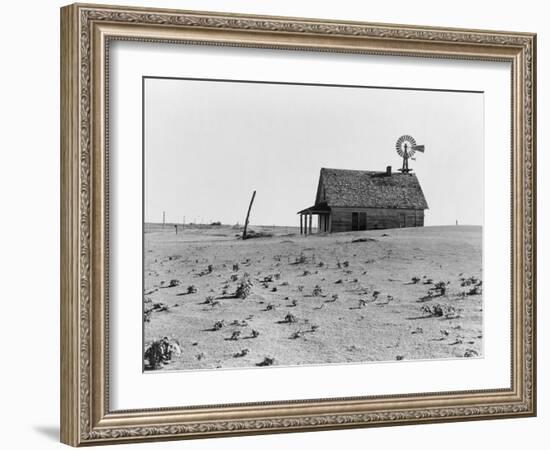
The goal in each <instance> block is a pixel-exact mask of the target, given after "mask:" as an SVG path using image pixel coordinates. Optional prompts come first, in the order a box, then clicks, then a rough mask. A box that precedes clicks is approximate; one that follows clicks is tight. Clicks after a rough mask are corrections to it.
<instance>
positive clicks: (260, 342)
mask: <svg viewBox="0 0 550 450" xmlns="http://www.w3.org/2000/svg"><path fill="white" fill-rule="evenodd" d="M255 230H256V231H265V232H270V233H273V236H272V237H264V238H255V239H249V240H246V241H242V240H240V239H238V238H237V237H236V236H235V235H236V233H238V230H236V229H233V228H232V227H229V226H219V227H206V226H205V227H194V228H192V227H186V228H185V230H182V229H181V226H180V227H179V231H178V234H177V235H176V234H175V231H174V226H173V225H167V226H166V227H165V228H162V226H160V225H146V226H145V248H144V258H145V261H144V291H145V298H146V299H147V301H148V303H147V304H146V307H147V305H151V304H153V303H159V302H160V303H163V304H165V305H167V306H168V310H167V311H160V312H152V313H151V315H150V321H149V322H146V323H145V327H144V330H145V335H144V341H145V342H144V343H145V345H147V344H148V343H150V342H151V341H152V340H154V339H159V338H161V337H163V336H167V337H169V338H173V339H176V340H177V341H178V342H179V343H180V346H181V349H182V354H181V356H179V357H177V358H174V359H173V360H172V361H171V362H170V363H169V364H167V365H165V366H164V367H163V369H162V370H174V369H178V370H188V369H213V368H230V367H255V366H256V364H257V363H259V362H261V361H262V360H264V358H265V357H269V358H274V364H275V365H279V366H281V365H282V366H288V365H300V364H327V363H349V362H366V361H389V360H396V359H397V360H413V359H435V358H462V357H464V356H465V354H466V353H469V355H470V356H472V355H473V356H483V336H482V329H483V326H482V317H483V302H482V295H467V296H462V295H461V293H463V292H464V293H465V292H468V291H469V290H470V289H471V287H470V286H468V287H464V286H461V281H460V278H468V277H471V276H474V277H476V278H478V279H481V268H482V258H481V247H482V246H481V243H482V232H481V227H474V226H449V227H423V228H407V229H391V230H379V231H362V232H349V233H335V234H332V235H311V236H300V235H299V234H296V231H297V230H296V229H295V228H284V227H255ZM358 238H370V239H371V240H367V242H355V243H352V240H354V239H358ZM301 257H302V258H301ZM300 258H301V259H300ZM235 264H238V265H239V268H238V270H236V271H235V270H234V267H233V266H234V265H235ZM209 265H211V266H212V267H211V269H212V271H211V272H210V271H209V270H208V266H209ZM245 273H247V274H249V277H250V279H251V280H252V282H253V287H252V293H251V295H250V296H249V297H247V298H246V299H239V298H231V297H232V295H233V294H234V293H235V290H236V288H237V285H238V283H239V280H240V279H241V278H242V277H243V276H244V274H245ZM232 275H236V276H237V278H238V280H237V281H232V278H231V277H232ZM269 276H273V281H268V282H267V283H263V282H262V281H263V280H264V279H265V277H269ZM413 277H418V278H420V279H421V281H420V282H418V283H415V284H413V283H412V282H411V279H412V278H413ZM234 278H235V277H233V279H234ZM427 278H431V279H433V281H434V282H438V281H444V282H449V284H448V285H447V292H446V294H445V295H443V296H440V297H436V298H433V299H431V300H430V299H428V300H426V301H421V300H420V299H422V298H423V297H425V296H426V295H427V293H428V291H429V289H430V288H431V287H432V285H429V284H423V282H424V281H425V280H426V279H427ZM268 279H269V278H268ZM170 280H178V281H179V282H180V284H179V285H178V286H176V287H165V286H168V285H169V283H170ZM191 285H192V286H195V287H196V290H197V292H196V293H191V294H188V293H187V290H188V286H191ZM315 286H319V287H320V288H321V293H318V292H317V293H316V294H318V295H313V293H314V288H315ZM224 291H225V292H226V293H225V294H224V293H223V292H224ZM374 291H378V292H379V293H378V294H377V295H375V294H374ZM333 295H337V296H338V297H337V299H336V300H335V301H331V300H332V299H333ZM388 296H389V297H388ZM207 297H213V299H214V301H218V302H219V304H217V305H216V306H210V305H208V304H205V303H204V302H205V299H206V298H207ZM149 300H150V302H149ZM360 300H365V302H366V305H363V306H361V307H360V304H359V301H360ZM293 301H295V303H296V306H292V302H293ZM434 304H440V305H442V306H452V307H453V308H454V309H455V311H456V312H458V315H459V317H454V318H445V317H427V316H426V314H425V313H423V312H422V310H421V308H422V307H423V306H424V305H427V306H430V305H434ZM289 313H290V314H292V315H293V316H294V317H295V318H296V322H293V323H279V322H281V321H283V320H284V319H285V316H286V315H287V314H289ZM221 320H223V321H224V322H225V326H224V327H223V328H221V329H220V330H217V331H211V329H212V327H213V325H214V323H215V322H216V321H221ZM233 321H237V322H238V323H239V325H231V323H232V322H233ZM242 321H245V324H244V326H243V322H242ZM312 326H313V329H314V331H312ZM252 330H256V331H258V332H259V336H258V337H257V338H250V336H251V333H252ZM234 331H240V335H239V336H238V338H237V339H236V340H228V338H229V337H231V335H232V334H233V332H234ZM296 332H298V335H299V336H298V337H297V338H296V339H292V338H291V336H292V335H293V334H294V333H296ZM244 349H247V350H248V352H245V353H246V355H245V356H242V357H235V356H234V355H235V354H236V353H239V352H241V351H242V350H244ZM472 351H473V352H472Z"/></svg>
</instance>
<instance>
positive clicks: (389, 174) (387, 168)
mask: <svg viewBox="0 0 550 450" xmlns="http://www.w3.org/2000/svg"><path fill="white" fill-rule="evenodd" d="M386 176H387V177H391V166H387V167H386Z"/></svg>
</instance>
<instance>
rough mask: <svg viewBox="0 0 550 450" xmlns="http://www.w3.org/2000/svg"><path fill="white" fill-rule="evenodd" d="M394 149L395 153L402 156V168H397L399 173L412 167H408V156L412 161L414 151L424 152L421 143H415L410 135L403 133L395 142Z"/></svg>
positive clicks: (408, 170) (405, 171) (406, 171)
mask: <svg viewBox="0 0 550 450" xmlns="http://www.w3.org/2000/svg"><path fill="white" fill-rule="evenodd" d="M395 150H397V154H398V155H399V156H401V157H402V158H403V168H401V169H399V171H400V172H401V173H409V172H410V171H411V170H412V169H409V158H412V159H413V161H414V158H413V156H414V154H415V153H416V152H422V153H424V146H423V145H416V141H415V140H414V138H413V137H412V136H409V135H408V134H404V135H403V136H401V137H400V138H399V139H397V142H396V143H395Z"/></svg>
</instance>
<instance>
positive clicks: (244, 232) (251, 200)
mask: <svg viewBox="0 0 550 450" xmlns="http://www.w3.org/2000/svg"><path fill="white" fill-rule="evenodd" d="M255 197H256V191H254V192H253V193H252V198H251V199H250V204H249V205H248V211H247V212H246V219H245V221H244V230H243V240H245V239H246V229H247V228H248V219H249V217H250V210H251V209H252V203H254V198H255Z"/></svg>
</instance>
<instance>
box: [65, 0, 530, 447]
mask: <svg viewBox="0 0 550 450" xmlns="http://www.w3.org/2000/svg"><path fill="white" fill-rule="evenodd" d="M61 44H62V45H61V59H62V61H61V91H62V98H61V111H62V113H61V114H62V115H61V128H62V129H61V172H62V175H61V176H62V192H61V200H62V201H61V204H62V211H61V227H62V231H61V232H62V248H61V261H62V270H61V274H62V277H61V288H62V289H61V291H62V298H61V312H62V320H61V322H62V329H61V355H62V361H61V367H62V374H61V391H62V398H61V406H62V407H61V439H62V441H63V442H65V443H67V444H70V445H73V446H79V445H89V444H107V443H122V442H137V441H144V440H159V439H182V438H198V437H216V436H230V435H243V434H258V433H275V432H296V431H313V430H323V429H336V428H344V427H348V428H349V427H367V426H382V425H400V424H413V423H414V424H420V423H428V422H442V421H457V420H474V419H493V418H495V419H496V418H503V417H528V416H533V415H535V413H536V367H535V365H536V351H535V329H536V320H535V319H536V317H535V275H536V272H535V260H536V257H535V256H536V253H535V252H536V239H535V232H536V212H535V195H536V186H535V145H536V120H535V87H536V70H535V69H536V60H535V58H536V36H535V35H534V34H531V33H517V32H503V31H485V30H466V29H445V28H432V27H422V26H408V25H407V26H405V25H385V24H372V23H359V22H346V23H344V22H336V21H329V20H315V19H297V18H285V17H259V16H247V15H239V14H227V13H206V12H191V11H174V10H159V9H143V8H130V7H111V6H97V5H82V4H76V5H71V6H67V7H64V8H62V9H61Z"/></svg>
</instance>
